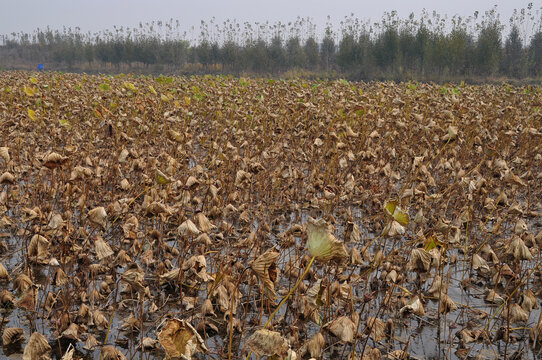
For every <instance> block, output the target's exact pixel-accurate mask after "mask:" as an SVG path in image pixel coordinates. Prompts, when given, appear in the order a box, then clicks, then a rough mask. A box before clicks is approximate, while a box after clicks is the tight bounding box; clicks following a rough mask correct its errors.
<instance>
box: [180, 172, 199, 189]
mask: <svg viewBox="0 0 542 360" xmlns="http://www.w3.org/2000/svg"><path fill="white" fill-rule="evenodd" d="M198 184H199V180H198V179H196V178H195V177H194V176H192V175H191V176H189V177H188V179H187V180H186V183H185V184H184V186H185V187H186V188H190V187H192V186H194V185H198Z"/></svg>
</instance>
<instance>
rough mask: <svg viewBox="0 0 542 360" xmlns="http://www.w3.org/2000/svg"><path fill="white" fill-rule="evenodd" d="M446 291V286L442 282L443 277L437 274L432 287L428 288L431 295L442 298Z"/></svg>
mask: <svg viewBox="0 0 542 360" xmlns="http://www.w3.org/2000/svg"><path fill="white" fill-rule="evenodd" d="M444 292H446V286H445V285H444V284H443V283H442V278H441V277H440V276H439V275H435V278H434V279H433V282H432V283H431V287H430V288H429V290H427V293H428V294H429V295H430V296H434V297H436V298H438V299H440V295H441V294H442V293H444Z"/></svg>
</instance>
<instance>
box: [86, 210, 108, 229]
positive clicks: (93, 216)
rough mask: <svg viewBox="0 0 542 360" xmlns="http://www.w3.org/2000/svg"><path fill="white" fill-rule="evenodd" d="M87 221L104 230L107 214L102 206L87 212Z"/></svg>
mask: <svg viewBox="0 0 542 360" xmlns="http://www.w3.org/2000/svg"><path fill="white" fill-rule="evenodd" d="M88 218H89V220H90V221H91V222H92V223H93V224H95V225H99V226H101V227H103V228H104V229H105V224H106V221H107V212H106V211H105V208H104V207H103V206H99V207H97V208H94V209H92V210H90V211H89V212H88Z"/></svg>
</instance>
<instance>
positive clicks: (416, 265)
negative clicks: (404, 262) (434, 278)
mask: <svg viewBox="0 0 542 360" xmlns="http://www.w3.org/2000/svg"><path fill="white" fill-rule="evenodd" d="M431 259H432V257H431V254H429V253H428V252H427V251H425V249H422V248H416V249H413V250H412V251H411V252H410V261H409V263H408V269H409V270H411V271H429V269H430V268H431Z"/></svg>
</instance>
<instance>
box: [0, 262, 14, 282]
mask: <svg viewBox="0 0 542 360" xmlns="http://www.w3.org/2000/svg"><path fill="white" fill-rule="evenodd" d="M0 280H6V281H11V276H9V273H8V270H7V269H6V267H5V266H4V264H2V263H1V262H0Z"/></svg>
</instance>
